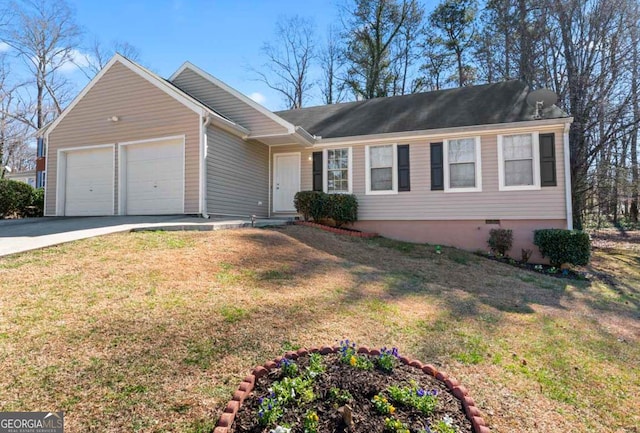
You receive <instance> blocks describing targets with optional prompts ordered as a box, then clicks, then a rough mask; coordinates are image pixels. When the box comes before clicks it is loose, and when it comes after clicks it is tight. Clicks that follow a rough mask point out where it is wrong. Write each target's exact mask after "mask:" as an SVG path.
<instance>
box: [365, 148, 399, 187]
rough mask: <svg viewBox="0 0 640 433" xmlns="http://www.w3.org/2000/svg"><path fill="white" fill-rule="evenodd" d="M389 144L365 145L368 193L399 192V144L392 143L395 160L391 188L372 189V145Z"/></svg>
mask: <svg viewBox="0 0 640 433" xmlns="http://www.w3.org/2000/svg"><path fill="white" fill-rule="evenodd" d="M383 146H389V144H372V145H367V146H365V147H364V152H365V154H364V165H365V186H366V192H365V194H366V195H391V194H398V144H397V143H393V144H391V146H392V148H393V156H392V158H393V161H392V164H391V189H390V190H386V191H372V190H371V154H370V152H369V149H371V148H372V147H383Z"/></svg>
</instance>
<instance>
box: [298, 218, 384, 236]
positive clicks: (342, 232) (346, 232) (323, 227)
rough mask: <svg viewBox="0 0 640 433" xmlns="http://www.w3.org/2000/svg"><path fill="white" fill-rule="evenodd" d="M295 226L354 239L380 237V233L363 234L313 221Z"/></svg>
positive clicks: (301, 222) (299, 222)
mask: <svg viewBox="0 0 640 433" xmlns="http://www.w3.org/2000/svg"><path fill="white" fill-rule="evenodd" d="M294 224H295V225H299V226H307V227H314V228H317V229H321V230H324V231H327V232H331V233H337V234H339V235H347V236H352V237H356V238H367V239H369V238H375V237H378V236H379V235H378V233H371V232H363V231H360V230H356V229H350V228H346V227H340V228H338V227H334V226H330V225H327V224H321V223H316V222H311V221H294Z"/></svg>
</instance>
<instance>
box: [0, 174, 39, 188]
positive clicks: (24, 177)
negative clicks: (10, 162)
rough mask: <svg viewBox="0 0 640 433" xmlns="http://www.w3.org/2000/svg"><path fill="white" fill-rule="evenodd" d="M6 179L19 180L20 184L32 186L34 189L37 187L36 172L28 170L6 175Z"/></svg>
mask: <svg viewBox="0 0 640 433" xmlns="http://www.w3.org/2000/svg"><path fill="white" fill-rule="evenodd" d="M4 177H5V179H11V180H17V181H19V182H24V183H26V184H29V185H31V186H32V187H34V188H35V187H36V171H35V170H28V171H21V172H18V173H5V174H4Z"/></svg>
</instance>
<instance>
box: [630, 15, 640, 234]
mask: <svg viewBox="0 0 640 433" xmlns="http://www.w3.org/2000/svg"><path fill="white" fill-rule="evenodd" d="M639 30H640V29H638V24H636V27H634V28H633V29H632V38H631V40H632V42H633V53H632V65H631V94H632V96H631V97H632V99H631V101H632V102H631V103H632V105H633V128H632V129H631V149H630V154H631V205H630V207H629V217H630V218H631V221H632V222H633V223H634V224H637V223H638V199H639V197H638V189H640V185H639V182H640V179H639V178H638V177H639V173H638V133H640V95H639V94H638V93H639V92H640V88H639V87H640V86H639V85H638V80H640V56H639V53H638V51H640V48H638V44H639V43H640V37H638V36H639V35H638V31H639Z"/></svg>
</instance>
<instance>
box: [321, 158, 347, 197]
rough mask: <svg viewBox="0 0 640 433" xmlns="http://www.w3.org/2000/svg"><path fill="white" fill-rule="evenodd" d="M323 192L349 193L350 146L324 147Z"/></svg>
mask: <svg viewBox="0 0 640 433" xmlns="http://www.w3.org/2000/svg"><path fill="white" fill-rule="evenodd" d="M323 159H324V161H326V162H325V170H324V172H325V173H326V176H325V177H324V179H325V187H324V190H325V192H328V193H351V148H350V147H347V148H343V149H326V150H325V157H324V158H323Z"/></svg>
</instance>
